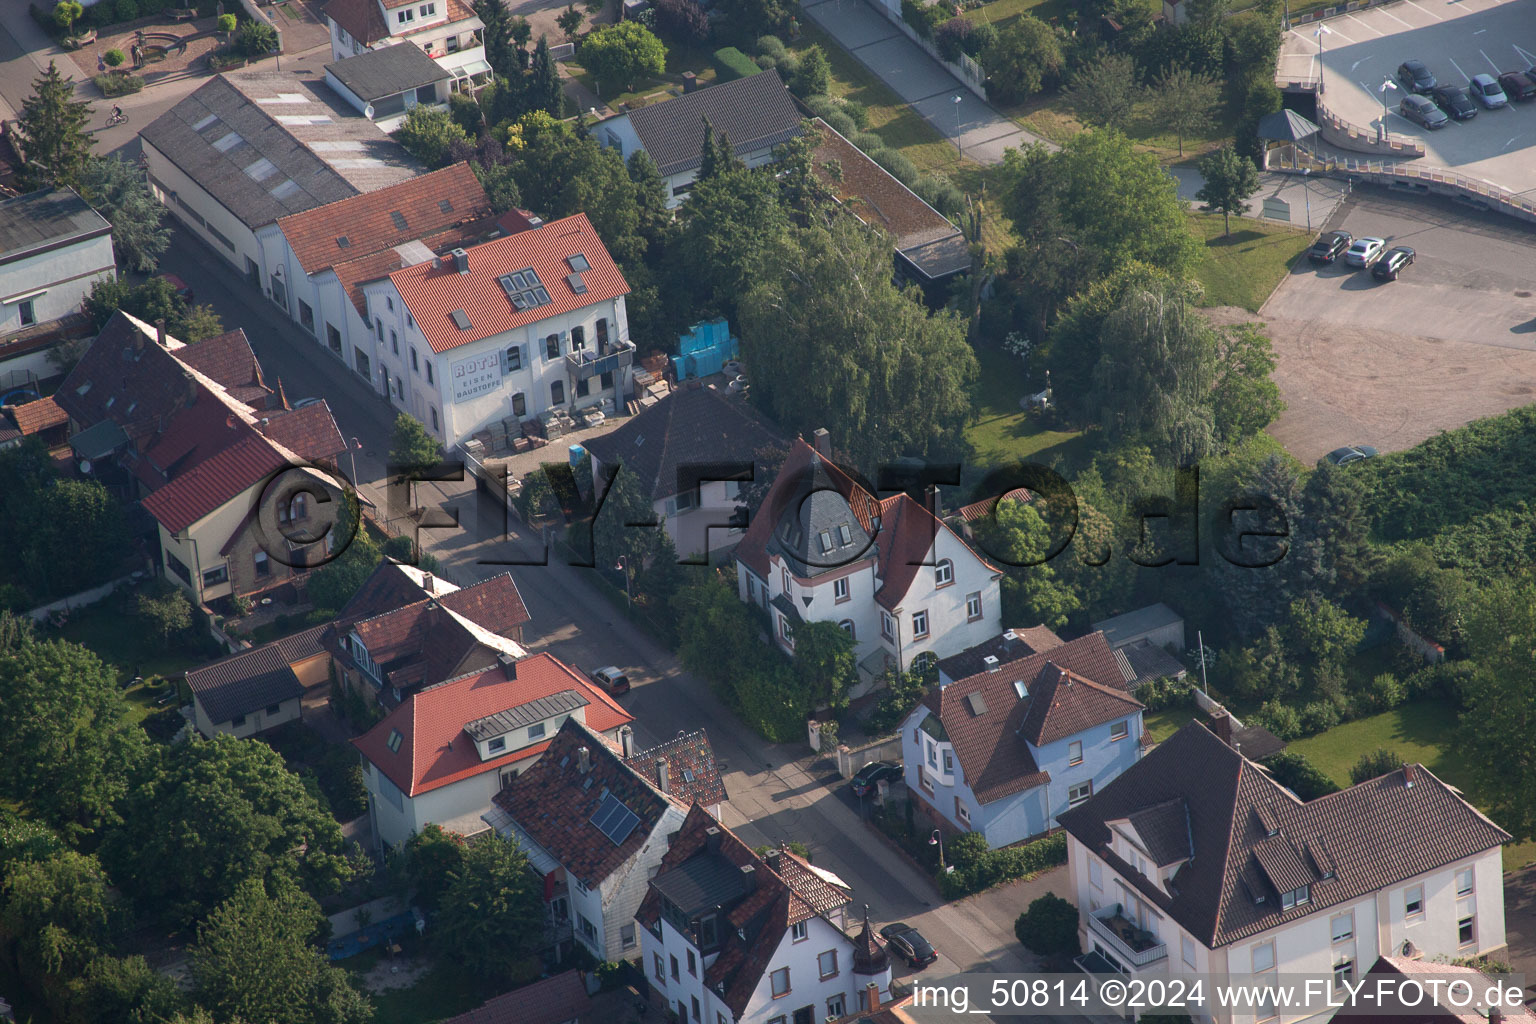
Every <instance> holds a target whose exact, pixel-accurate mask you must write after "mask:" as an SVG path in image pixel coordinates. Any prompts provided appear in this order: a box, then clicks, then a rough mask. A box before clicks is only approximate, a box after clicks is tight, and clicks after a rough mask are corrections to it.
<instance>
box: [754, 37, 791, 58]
mask: <svg viewBox="0 0 1536 1024" xmlns="http://www.w3.org/2000/svg"><path fill="white" fill-rule="evenodd" d="M757 52H758V53H760V54H762V55H763V56H764V57H772V58H773V59H774V60H775V61H780V60H783V59H784V55H785V54H787V53H788V52H789V50H788V48H787V47H785V45H784V41H783V40H782V39H780V38H779V37H778V36H759V37H758V40H757Z"/></svg>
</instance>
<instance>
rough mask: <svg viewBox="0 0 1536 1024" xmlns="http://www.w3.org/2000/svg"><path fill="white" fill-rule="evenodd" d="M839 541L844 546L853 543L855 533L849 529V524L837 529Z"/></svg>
mask: <svg viewBox="0 0 1536 1024" xmlns="http://www.w3.org/2000/svg"><path fill="white" fill-rule="evenodd" d="M837 539H838V541H839V542H840V543H842V544H852V543H853V531H852V530H850V529H849V528H848V524H847V523H843V524H842V525H841V526H839V527H838V528H837Z"/></svg>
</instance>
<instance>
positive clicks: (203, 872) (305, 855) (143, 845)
mask: <svg viewBox="0 0 1536 1024" xmlns="http://www.w3.org/2000/svg"><path fill="white" fill-rule="evenodd" d="M126 807H127V812H126V813H125V815H124V817H125V824H124V825H123V827H121V828H119V829H117V830H116V831H115V832H114V833H113V834H112V836H111V837H110V838H109V841H108V845H107V848H106V851H105V853H104V856H106V858H107V860H108V862H109V863H110V864H111V865H113V874H114V877H117V878H119V880H120V881H123V882H125V883H129V884H130V888H131V889H132V891H133V893H134V895H135V897H136V898H137V900H138V903H139V906H140V908H141V909H143V910H144V911H146V912H148V913H152V914H155V913H158V914H159V915H161V916H162V917H164V918H165V919H166V920H167V921H169V922H172V923H178V924H185V923H187V922H189V921H192V920H195V919H196V918H198V917H200V916H201V915H203V914H205V913H207V911H208V910H209V909H210V908H212V907H214V906H216V905H218V904H219V903H221V902H223V901H224V900H226V899H229V898H230V897H231V896H233V895H234V894H235V892H236V890H237V889H238V888H239V886H240V885H241V884H242V883H243V882H246V881H248V880H249V881H254V882H255V883H256V884H257V885H258V886H259V885H261V884H262V883H263V882H266V883H268V884H274V883H275V882H288V881H302V882H304V883H305V884H306V885H308V886H309V887H310V888H311V889H313V890H315V891H317V892H321V893H328V892H331V891H334V890H335V889H336V888H337V886H338V884H339V883H340V882H341V881H343V880H345V879H346V878H348V877H350V874H351V869H350V868H349V867H348V866H347V864H346V861H345V860H344V859H343V858H342V856H341V851H342V837H341V828H340V826H338V825H337V824H336V821H335V819H334V818H332V817H331V815H330V814H329V813H328V812H327V811H326V810H324V809H323V808H322V807H321V806H320V805H319V804H318V803H317V802H316V801H315V798H314V796H312V795H311V794H310V792H309V791H308V790H307V789H305V787H304V783H303V781H302V780H300V778H299V777H298V776H297V775H295V774H293V773H292V772H290V771H289V770H288V769H287V767H286V766H284V764H283V759H282V758H281V757H280V756H279V755H278V754H277V752H276V751H274V750H273V749H272V748H271V747H270V746H268V745H267V744H265V743H262V742H260V741H259V740H237V739H233V738H232V737H229V736H220V737H219V738H218V739H215V740H209V741H201V740H193V741H191V742H189V743H184V744H182V745H181V746H178V747H176V748H174V750H172V751H171V752H170V753H169V754H168V755H167V757H166V762H165V764H164V767H163V770H162V771H161V772H160V773H159V774H158V775H157V776H156V777H154V778H153V779H151V780H149V781H147V782H145V783H144V784H143V785H141V786H139V787H138V788H137V789H135V791H134V792H133V793H132V794H131V795H130V797H129V799H128V801H127V803H126ZM167 864H175V865H176V871H175V872H173V873H172V872H167V871H166V870H165V866H166V865H167Z"/></svg>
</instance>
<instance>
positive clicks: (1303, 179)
mask: <svg viewBox="0 0 1536 1024" xmlns="http://www.w3.org/2000/svg"><path fill="white" fill-rule="evenodd" d="M1311 173H1312V168H1310V167H1303V168H1302V169H1301V188H1302V191H1304V192H1305V193H1306V194H1307V233H1308V234H1311V233H1312V186H1311V185H1309V184H1307V178H1308V176H1310V175H1311ZM1200 664H1201V665H1202V666H1203V665H1204V664H1205V660H1204V654H1203V653H1202V655H1201V661H1200Z"/></svg>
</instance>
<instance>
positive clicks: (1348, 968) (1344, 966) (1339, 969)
mask: <svg viewBox="0 0 1536 1024" xmlns="http://www.w3.org/2000/svg"><path fill="white" fill-rule="evenodd" d="M1354 979H1355V959H1354V957H1349V956H1341V957H1339V958H1338V959H1337V960H1335V961H1334V963H1333V987H1334V989H1335V990H1338V989H1342V988H1343V987H1344V986H1345V985H1347V984H1349V983H1350V982H1351V981H1353V980H1354Z"/></svg>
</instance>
